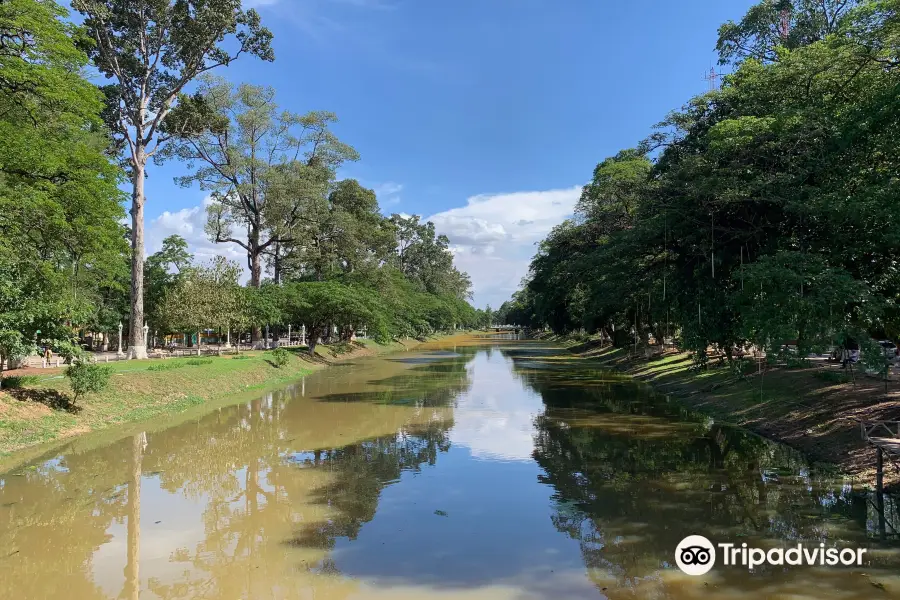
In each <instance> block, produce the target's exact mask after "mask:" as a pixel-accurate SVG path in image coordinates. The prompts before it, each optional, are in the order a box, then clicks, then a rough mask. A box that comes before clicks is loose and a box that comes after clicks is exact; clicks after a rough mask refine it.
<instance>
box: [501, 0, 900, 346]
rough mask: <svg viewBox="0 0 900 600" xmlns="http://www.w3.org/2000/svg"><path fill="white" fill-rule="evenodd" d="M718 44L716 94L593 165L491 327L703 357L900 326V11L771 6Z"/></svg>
mask: <svg viewBox="0 0 900 600" xmlns="http://www.w3.org/2000/svg"><path fill="white" fill-rule="evenodd" d="M719 36H720V37H719V43H718V51H719V54H720V57H721V62H722V64H727V65H730V66H731V68H732V73H731V74H729V75H727V76H726V77H725V78H724V82H723V85H722V87H721V89H718V90H715V91H711V92H710V93H707V94H705V95H702V96H700V97H696V98H693V99H692V100H691V101H690V102H689V103H688V104H687V105H686V106H684V107H682V108H681V109H680V110H676V111H674V112H672V113H671V114H670V115H668V117H666V119H665V120H664V121H663V122H662V123H661V124H660V125H658V126H657V128H656V130H655V131H654V132H653V134H652V135H651V136H650V137H649V138H648V139H646V140H644V141H642V142H641V143H640V144H638V145H637V147H635V148H633V149H628V150H623V151H621V152H619V153H618V154H616V155H615V156H612V157H610V158H607V159H605V160H604V161H602V162H601V163H600V164H599V165H597V167H596V169H595V170H594V174H593V179H592V181H591V182H590V184H588V185H587V186H586V187H585V188H584V190H583V193H582V196H581V200H580V202H579V203H578V206H577V210H576V215H575V216H574V218H572V219H571V220H568V221H566V222H564V223H563V224H561V225H559V226H558V227H556V228H555V229H554V230H553V231H552V232H551V234H550V235H549V236H548V237H547V239H545V240H544V241H543V242H542V243H541V245H540V248H539V251H538V253H537V255H536V256H535V257H534V259H533V261H532V263H531V270H530V274H529V276H528V278H527V280H526V282H525V285H524V287H523V289H522V290H520V291H519V292H518V293H517V294H516V295H515V296H514V298H513V299H512V300H510V301H509V302H507V303H505V304H504V305H503V307H501V309H500V311H499V318H500V319H501V320H503V321H506V322H509V323H516V324H523V325H531V326H536V327H543V326H547V327H550V328H551V329H553V330H554V331H558V332H565V331H576V330H585V331H587V332H604V333H605V334H607V335H608V336H609V337H611V338H612V339H613V340H614V341H616V342H617V343H619V344H623V343H626V342H627V343H632V341H633V340H634V337H635V336H637V337H638V338H639V339H641V340H644V341H646V340H647V339H648V338H649V336H650V335H653V336H654V337H655V338H656V339H657V340H659V339H662V338H664V337H666V336H668V335H677V336H678V338H679V340H680V342H681V343H682V344H683V346H684V347H686V348H688V349H691V350H693V351H695V356H696V357H697V359H698V360H699V361H701V362H702V361H704V360H705V357H706V351H707V348H708V347H710V346H715V347H718V348H720V349H722V350H723V351H724V352H725V353H726V354H728V355H729V356H731V353H732V351H733V350H734V349H735V348H737V347H739V346H742V345H745V344H747V343H752V344H755V345H756V346H758V347H762V348H765V349H767V350H773V349H778V348H780V347H781V345H782V344H784V343H785V342H787V341H794V340H796V344H797V346H798V348H799V350H800V351H801V353H805V352H808V351H811V350H816V349H819V348H821V347H824V346H827V345H830V344H833V343H842V342H844V341H846V340H858V342H857V343H860V344H863V345H864V346H865V344H866V343H869V342H867V340H871V337H872V336H876V337H896V336H897V335H898V334H900V310H898V300H900V297H898V294H900V272H898V262H897V253H898V249H900V210H898V207H900V179H898V173H900V143H898V140H897V137H896V132H897V131H900V104H898V100H897V99H898V98H900V94H898V92H900V44H898V41H900V2H898V1H897V0H866V1H862V0H859V1H856V2H854V1H850V2H845V1H840V2H838V1H831V0H828V1H825V2H809V1H806V0H794V1H793V2H790V1H786V0H781V1H776V0H766V1H764V2H762V3H760V4H758V5H756V6H755V7H753V8H752V9H751V10H750V11H749V12H748V13H747V15H746V16H745V17H744V18H743V20H741V21H740V22H739V23H727V24H725V25H723V26H722V27H721V28H720V30H719ZM866 354H868V355H869V356H870V357H873V358H880V356H881V353H880V352H879V351H877V350H873V351H872V352H868V353H867V352H865V348H864V352H863V355H864V356H865V355H866Z"/></svg>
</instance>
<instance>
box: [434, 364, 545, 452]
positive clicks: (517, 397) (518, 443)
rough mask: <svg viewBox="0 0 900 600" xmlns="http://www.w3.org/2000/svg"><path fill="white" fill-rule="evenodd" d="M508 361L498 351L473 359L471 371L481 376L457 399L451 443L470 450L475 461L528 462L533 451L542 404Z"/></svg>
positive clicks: (539, 398) (539, 397)
mask: <svg viewBox="0 0 900 600" xmlns="http://www.w3.org/2000/svg"><path fill="white" fill-rule="evenodd" d="M509 360H511V359H508V358H504V357H503V356H501V355H500V353H499V352H493V353H491V354H490V356H489V357H488V358H487V359H486V360H485V359H484V358H483V357H482V358H481V360H480V361H478V360H477V359H476V363H475V365H474V368H475V369H478V371H479V372H481V375H482V376H481V377H475V378H474V379H473V380H472V387H471V389H469V391H468V392H466V393H465V394H463V395H462V396H460V397H459V398H458V399H457V404H458V405H457V409H456V410H455V411H454V417H453V429H452V430H451V431H450V440H451V442H452V443H453V444H454V445H460V446H465V447H467V448H469V450H470V451H471V453H472V456H473V457H475V458H480V459H484V460H506V461H530V460H531V457H532V453H533V452H534V418H535V417H536V416H537V415H539V414H540V413H542V412H543V408H544V402H543V400H541V396H540V394H537V393H536V392H533V391H531V390H528V389H523V388H522V383H521V382H520V381H519V380H518V379H516V378H515V377H514V376H513V375H512V370H511V369H510V367H509V366H508V365H507V361H509ZM470 368H473V367H470Z"/></svg>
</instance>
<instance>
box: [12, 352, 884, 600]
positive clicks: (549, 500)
mask: <svg viewBox="0 0 900 600" xmlns="http://www.w3.org/2000/svg"><path fill="white" fill-rule="evenodd" d="M97 439H98V440H101V441H97V442H95V443H93V444H89V443H88V444H85V443H79V444H71V445H69V446H67V447H63V448H62V449H59V450H56V451H53V452H50V453H48V454H47V455H46V456H44V457H42V458H41V459H40V460H37V461H34V462H32V463H29V464H27V465H23V466H20V467H17V468H15V469H14V470H12V471H11V472H8V473H5V474H3V475H0V598H10V599H12V598H16V599H19V598H21V599H32V598H67V599H68V598H74V599H94V598H138V597H140V598H142V599H144V598H146V599H151V598H152V599H164V600H174V599H182V598H183V599H194V598H204V599H214V600H225V599H238V598H246V599H263V598H265V599H274V598H278V599H281V598H284V599H288V598H290V599H312V598H316V599H323V600H344V599H347V600H351V599H370V598H371V599H376V598H377V599H381V598H383V599H406V598H408V599H417V600H434V599H443V598H460V599H497V600H500V599H546V600H563V599H567V598H614V599H618V598H673V599H689V598H698V599H699V598H704V599H706V598H730V599H750V598H753V599H756V598H784V599H788V598H790V599H794V600H797V599H805V598H809V599H817V600H818V599H822V598H835V599H837V598H840V599H842V600H848V599H856V598H859V599H866V600H868V599H870V598H891V597H893V598H900V553H898V546H897V544H896V541H892V540H891V536H890V535H887V536H885V535H883V534H882V532H881V531H880V528H879V524H878V520H877V518H876V517H875V516H874V515H875V513H874V512H873V508H872V504H871V502H869V501H868V500H867V498H866V496H864V495H860V494H855V493H853V490H852V489H851V487H850V485H848V484H847V483H846V482H844V481H842V480H840V479H839V478H836V477H835V476H833V475H831V474H829V473H827V472H821V471H819V470H817V469H815V468H813V467H811V466H810V465H809V464H807V462H806V461H805V460H804V459H803V457H801V456H799V455H798V454H796V453H794V452H793V451H791V450H790V449H788V448H786V447H784V446H781V445H777V444H773V443H770V442H767V441H765V440H763V439H761V438H759V437H756V436H754V435H752V434H749V433H747V432H744V431H741V430H738V429H732V428H729V427H725V426H722V425H719V424H717V423H714V422H712V421H711V420H710V419H708V418H704V417H702V416H699V415H696V414H693V413H690V412H688V411H686V410H684V409H681V408H679V407H678V406H677V405H676V404H674V403H673V402H670V401H669V400H668V399H666V398H664V397H659V396H657V395H654V394H652V393H651V392H650V391H649V390H648V389H647V388H646V387H643V386H642V385H639V384H636V383H634V382H632V381H629V380H628V379H625V378H623V377H621V376H618V375H615V374H611V373H607V372H603V371H597V370H596V369H595V368H594V367H592V366H591V365H590V364H589V363H586V362H583V361H578V360H573V359H572V358H571V357H570V356H569V355H568V354H566V353H564V352H561V351H559V350H556V349H554V348H552V347H549V346H547V345H545V344H542V343H540V342H534V341H518V340H513V339H506V340H504V339H499V340H490V341H489V340H487V339H477V338H472V339H467V340H456V341H455V342H452V343H450V342H445V343H443V344H432V345H429V346H427V347H423V348H420V349H419V350H417V351H414V352H408V353H403V354H395V355H390V356H386V357H380V358H369V359H360V360H355V361H352V362H348V363H344V364H340V365H338V366H334V367H331V368H328V369H325V370H323V371H321V372H318V373H316V374H314V375H310V376H308V377H306V378H304V379H303V380H301V381H298V382H296V383H295V384H293V385H291V386H289V387H286V388H284V389H281V390H277V391H274V392H271V393H267V394H265V395H262V396H261V397H258V398H255V399H251V400H248V401H246V402H243V403H239V404H231V405H226V406H221V407H218V408H213V409H211V410H210V411H207V412H206V413H204V414H200V415H196V416H192V417H191V418H189V419H188V420H187V421H185V420H184V419H181V421H180V422H174V421H173V422H170V423H169V424H167V423H165V422H163V423H156V424H153V426H152V427H151V426H149V425H148V427H147V431H144V432H139V433H136V434H133V435H132V434H128V435H126V436H125V437H122V436H121V435H120V436H119V439H115V438H109V437H108V436H107V437H105V438H97ZM888 533H890V530H888ZM690 534H700V535H704V536H706V537H708V538H709V539H711V540H717V541H729V542H733V543H736V544H737V545H738V546H740V544H741V543H744V542H746V543H748V544H749V545H750V546H751V547H753V546H758V547H764V548H771V547H775V546H785V545H786V546H792V545H796V544H797V543H804V544H808V545H810V547H818V546H819V544H820V543H824V544H826V546H829V547H830V546H833V545H837V546H843V547H848V546H849V547H859V548H866V549H867V555H866V556H867V559H868V562H867V563H866V564H865V566H863V567H844V566H838V567H827V566H791V567H773V566H762V567H757V568H756V569H754V570H753V571H752V572H751V571H749V570H748V569H747V568H746V567H725V566H720V565H718V564H717V566H716V567H715V568H713V570H711V571H710V572H709V573H707V574H706V575H702V576H698V577H691V576H688V575H685V574H683V573H682V572H681V571H680V570H679V569H678V568H677V566H676V565H675V560H674V554H675V548H676V546H677V545H678V543H679V542H680V541H681V540H682V538H684V537H685V536H687V535H690Z"/></svg>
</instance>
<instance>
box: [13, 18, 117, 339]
mask: <svg viewBox="0 0 900 600" xmlns="http://www.w3.org/2000/svg"><path fill="white" fill-rule="evenodd" d="M0 38H2V40H3V43H2V51H0V330H6V331H14V332H17V333H18V334H20V335H21V343H22V344H25V345H26V346H28V348H27V349H25V350H22V349H21V348H20V349H19V350H18V351H17V352H20V353H22V354H27V353H30V352H31V351H33V349H34V347H35V346H36V345H37V344H38V343H42V344H43V343H48V344H50V345H51V346H53V345H55V344H56V343H57V342H65V341H71V340H72V339H73V338H74V331H73V329H72V327H69V326H68V324H71V325H73V326H76V327H77V326H83V325H95V324H96V319H95V317H96V316H98V315H103V314H105V309H106V307H107V305H109V304H115V300H114V299H115V297H116V295H117V293H118V292H120V291H121V290H122V289H123V288H122V286H121V284H122V280H123V277H127V272H126V271H125V264H126V263H125V258H126V253H127V252H128V247H127V243H126V240H125V235H124V228H123V227H122V226H121V225H120V224H119V220H120V219H121V218H122V217H123V216H124V211H123V210H122V207H121V206H120V201H121V199H122V195H121V192H120V191H119V190H118V187H117V186H118V184H119V182H120V181H121V177H122V172H121V170H120V169H119V168H118V167H117V166H116V165H115V163H114V162H112V161H111V160H110V157H109V156H108V153H107V150H108V147H109V139H108V136H107V132H106V131H105V130H104V128H103V124H102V119H101V118H100V113H101V111H102V110H103V103H102V96H101V94H100V92H99V91H98V90H97V88H96V87H95V86H94V85H93V84H92V83H91V82H89V81H88V80H87V79H86V78H85V77H84V76H83V69H84V67H85V66H86V65H87V62H88V59H87V56H86V55H85V54H84V53H83V52H81V51H80V50H79V49H78V47H77V46H78V45H79V44H81V42H83V41H84V40H83V39H82V37H81V30H80V29H78V28H77V27H76V26H74V25H73V24H72V23H71V22H69V21H68V19H67V14H66V11H65V10H63V9H62V8H61V7H60V6H59V5H57V4H56V3H54V2H52V1H46V0H44V1H34V0H10V1H6V2H3V3H0Z"/></svg>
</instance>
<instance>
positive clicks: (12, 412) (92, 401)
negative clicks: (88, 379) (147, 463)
mask: <svg viewBox="0 0 900 600" xmlns="http://www.w3.org/2000/svg"><path fill="white" fill-rule="evenodd" d="M109 367H110V369H111V371H112V372H113V374H112V377H111V379H110V383H109V386H108V388H107V389H106V390H104V391H103V392H100V393H98V394H88V395H85V396H84V397H83V398H79V400H78V405H77V407H76V408H71V407H69V408H66V407H65V406H64V405H65V403H66V401H67V400H70V399H71V390H70V388H69V385H68V382H67V380H66V379H65V378H63V377H60V376H59V375H56V376H49V377H40V378H36V379H35V380H31V384H30V385H28V386H27V387H26V388H24V389H17V390H10V391H9V392H5V393H0V457H10V456H11V455H12V453H13V452H16V451H17V450H21V449H23V448H27V447H29V446H33V445H35V444H42V443H46V442H52V441H54V440H58V439H60V438H64V437H68V436H71V435H73V434H76V433H86V432H88V431H97V430H101V429H106V428H110V427H114V426H118V425H121V424H124V423H130V422H136V421H144V420H147V419H152V418H156V417H161V416H163V415H170V414H177V413H180V412H183V411H185V410H187V409H189V408H192V407H195V406H198V405H201V404H204V403H207V402H212V401H219V400H224V399H227V398H230V397H232V396H237V395H239V394H241V393H245V392H248V391H253V390H261V389H266V388H269V387H275V386H277V385H280V384H283V383H287V382H289V381H291V380H293V379H296V378H297V377H300V376H303V375H305V374H308V373H310V372H312V370H314V369H315V368H317V365H314V364H312V363H310V362H309V361H307V360H306V359H305V358H303V357H302V356H301V355H299V354H296V353H291V354H290V356H289V358H288V364H287V365H286V366H285V367H284V368H281V369H277V368H274V367H273V366H272V365H271V363H270V362H269V360H268V359H267V357H266V355H265V353H263V352H248V353H245V354H242V355H241V360H240V361H238V362H235V361H234V360H233V357H232V356H221V357H210V358H206V357H204V358H200V359H198V358H192V359H187V360H181V359H161V360H148V361H141V362H135V361H120V362H113V363H109ZM185 367H190V368H185ZM59 404H62V405H63V407H62V408H60V407H58V405H59Z"/></svg>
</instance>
